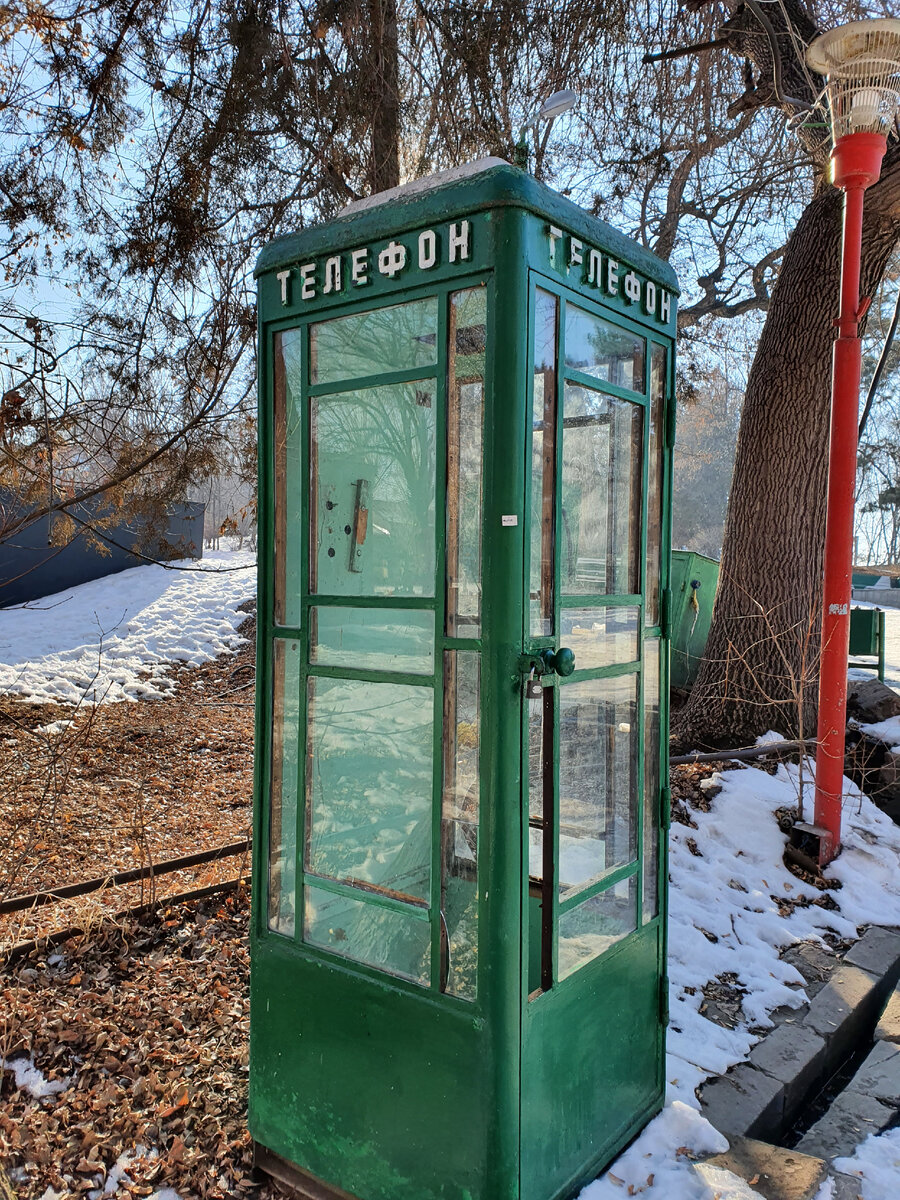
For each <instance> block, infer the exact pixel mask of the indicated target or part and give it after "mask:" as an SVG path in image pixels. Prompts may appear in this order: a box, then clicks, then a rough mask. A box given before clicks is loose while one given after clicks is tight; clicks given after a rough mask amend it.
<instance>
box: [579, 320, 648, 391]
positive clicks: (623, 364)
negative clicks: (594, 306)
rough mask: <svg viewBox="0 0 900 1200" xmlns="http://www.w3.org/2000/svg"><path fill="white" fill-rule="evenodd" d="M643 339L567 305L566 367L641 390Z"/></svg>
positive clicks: (642, 379) (621, 385)
mask: <svg viewBox="0 0 900 1200" xmlns="http://www.w3.org/2000/svg"><path fill="white" fill-rule="evenodd" d="M644 345H645V343H644V339H643V338H641V337H638V336H637V334H635V333H629V332H628V331H627V330H625V329H619V328H618V327H617V326H616V325H610V323H609V322H608V321H601V320H600V318H599V317H594V316H591V314H590V313H587V312H585V311H584V309H581V308H576V307H575V305H574V304H567V305H566V366H567V367H570V368H571V369H572V370H573V371H581V372H582V373H583V374H584V375H593V376H594V378H595V379H601V380H602V381H603V382H604V383H614V384H615V385H616V386H617V387H621V388H628V390H629V391H630V392H643V390H644Z"/></svg>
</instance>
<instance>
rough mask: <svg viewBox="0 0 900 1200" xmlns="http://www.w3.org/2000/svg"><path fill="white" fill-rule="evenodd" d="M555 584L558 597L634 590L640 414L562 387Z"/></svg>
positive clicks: (611, 399) (625, 403)
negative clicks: (558, 567)
mask: <svg viewBox="0 0 900 1200" xmlns="http://www.w3.org/2000/svg"><path fill="white" fill-rule="evenodd" d="M564 410H565V411H564V413H563V455H562V457H563V479H562V497H561V499H562V521H561V523H560V541H561V546H560V558H561V580H562V591H563V594H564V595H577V596H584V595H591V594H594V595H603V594H606V595H616V594H618V595H621V594H625V595H632V594H634V593H636V592H637V591H638V590H639V586H640V571H639V557H640V549H641V438H642V436H643V424H642V422H643V410H642V409H641V408H640V406H639V405H637V404H632V403H631V401H630V400H620V399H618V398H617V397H615V396H605V395H603V393H602V392H595V391H594V390H593V388H586V387H579V386H578V385H577V384H566V391H565V404H564Z"/></svg>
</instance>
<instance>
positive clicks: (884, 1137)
mask: <svg viewBox="0 0 900 1200" xmlns="http://www.w3.org/2000/svg"><path fill="white" fill-rule="evenodd" d="M834 1165H835V1167H836V1168H837V1170H838V1171H843V1172H844V1174H845V1175H857V1176H859V1178H860V1180H861V1182H862V1186H861V1188H860V1192H861V1194H862V1200H894V1197H895V1196H897V1194H898V1192H900V1129H888V1130H886V1131H885V1132H884V1133H878V1134H874V1133H870V1134H869V1136H868V1137H867V1138H866V1140H865V1141H864V1142H863V1144H862V1145H861V1146H857V1148H856V1153H855V1154H854V1155H853V1156H852V1157H849V1158H836V1159H835V1160H834Z"/></svg>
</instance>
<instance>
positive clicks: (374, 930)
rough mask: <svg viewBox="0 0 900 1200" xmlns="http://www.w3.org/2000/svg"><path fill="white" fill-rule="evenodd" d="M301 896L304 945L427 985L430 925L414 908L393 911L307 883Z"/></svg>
mask: <svg viewBox="0 0 900 1200" xmlns="http://www.w3.org/2000/svg"><path fill="white" fill-rule="evenodd" d="M304 894H305V900H304V913H303V940H304V941H306V942H308V943H309V944H310V945H311V946H321V948H322V949H323V950H330V951H331V953H332V954H340V955H341V956H342V957H343V958H350V959H353V961H354V962H361V963H366V964H368V966H370V967H378V968H380V969H381V970H382V971H389V972H390V973H391V975H399V976H401V978H403V979H411V980H412V981H413V982H414V983H421V984H424V985H426V986H427V984H428V980H429V975H430V971H431V922H430V921H428V920H427V919H425V920H423V919H422V917H421V916H419V915H417V913H416V911H415V909H413V910H411V911H410V912H408V913H405V912H398V911H397V910H396V909H392V908H384V907H382V906H381V905H379V904H377V903H371V902H367V901H365V900H364V899H363V898H362V897H360V898H359V899H357V898H356V897H355V896H347V895H338V894H337V893H335V892H327V891H325V890H324V888H317V887H314V886H313V885H312V884H310V883H307V884H306V886H305V888H304Z"/></svg>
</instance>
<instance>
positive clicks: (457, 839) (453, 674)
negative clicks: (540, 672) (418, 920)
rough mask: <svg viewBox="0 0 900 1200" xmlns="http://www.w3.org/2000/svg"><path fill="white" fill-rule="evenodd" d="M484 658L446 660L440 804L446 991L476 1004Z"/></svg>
mask: <svg viewBox="0 0 900 1200" xmlns="http://www.w3.org/2000/svg"><path fill="white" fill-rule="evenodd" d="M480 665H481V658H480V655H478V654H475V653H470V652H468V651H459V652H457V651H455V650H448V651H447V652H446V653H445V654H444V729H445V735H444V785H443V799H442V804H441V917H442V921H443V927H442V934H443V936H442V941H443V942H444V943H445V944H444V949H443V963H442V990H443V991H445V992H449V993H450V995H452V996H463V997H464V998H465V999H467V1000H473V999H474V998H475V987H476V979H477V969H478V820H479V783H478V758H479V746H480V742H481V717H480V704H479V674H480Z"/></svg>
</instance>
